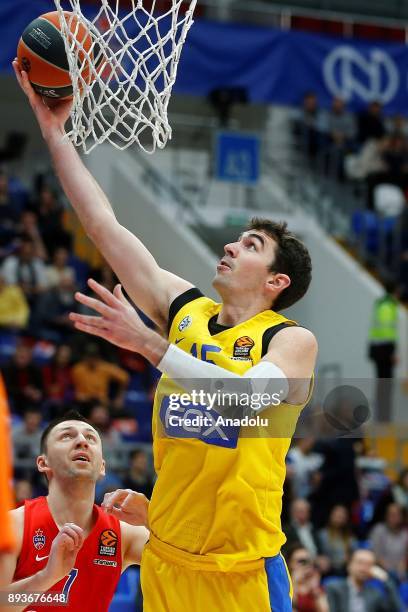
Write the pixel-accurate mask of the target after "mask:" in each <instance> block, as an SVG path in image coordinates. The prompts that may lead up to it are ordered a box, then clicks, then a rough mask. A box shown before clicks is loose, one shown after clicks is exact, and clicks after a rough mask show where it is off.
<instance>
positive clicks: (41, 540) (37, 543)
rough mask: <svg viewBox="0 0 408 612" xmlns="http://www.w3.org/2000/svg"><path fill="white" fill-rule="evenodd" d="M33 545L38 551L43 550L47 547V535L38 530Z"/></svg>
mask: <svg viewBox="0 0 408 612" xmlns="http://www.w3.org/2000/svg"><path fill="white" fill-rule="evenodd" d="M33 544H34V547H35V549H36V550H42V549H43V548H44V546H45V535H44V532H43V531H42V529H37V531H36V532H35V534H34V535H33Z"/></svg>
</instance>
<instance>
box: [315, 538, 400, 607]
mask: <svg viewBox="0 0 408 612" xmlns="http://www.w3.org/2000/svg"><path fill="white" fill-rule="evenodd" d="M347 574H348V575H347V578H344V579H340V580H336V581H335V582H331V583H330V584H327V586H326V593H327V598H328V601H329V609H330V612H362V611H365V612H400V610H401V609H402V604H401V601H400V599H399V596H398V594H397V591H396V589H395V586H394V583H393V581H392V580H391V579H390V578H389V576H388V574H387V572H385V571H384V570H383V569H381V568H380V567H377V566H376V565H375V556H374V553H373V552H371V550H365V549H358V550H356V551H354V553H353V554H352V556H351V560H350V563H349V564H348V568H347ZM373 578H375V579H376V580H379V581H380V583H381V585H382V587H383V588H382V589H379V588H377V587H375V586H373V585H371V584H369V581H370V580H372V579H373Z"/></svg>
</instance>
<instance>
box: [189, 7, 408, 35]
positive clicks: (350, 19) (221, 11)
mask: <svg viewBox="0 0 408 612" xmlns="http://www.w3.org/2000/svg"><path fill="white" fill-rule="evenodd" d="M299 4H300V3H299ZM316 4H317V3H316ZM323 4H324V5H325V6H321V7H319V8H309V7H304V6H301V5H297V4H295V3H292V2H290V3H288V4H284V3H282V4H275V3H274V4H271V3H267V2H260V1H257V0H251V2H247V1H244V0H235V1H232V2H231V1H227V2H224V3H223V2H220V0H200V6H202V7H205V9H206V14H207V16H208V17H211V18H213V19H220V20H230V21H239V20H242V19H243V18H245V21H246V22H247V21H251V22H253V23H260V24H264V25H275V26H276V27H280V28H281V29H285V30H290V29H292V27H293V23H294V20H295V19H297V18H302V17H305V18H311V19H318V20H322V21H327V22H336V23H341V24H342V25H343V35H344V36H346V37H351V36H353V34H354V27H355V26H356V25H368V26H370V25H372V26H378V27H381V28H392V29H398V30H401V31H404V32H405V40H406V41H408V14H407V15H405V20H406V21H405V22H404V21H402V20H401V14H402V10H401V9H402V8H403V6H404V4H403V2H402V1H401V2H400V8H399V7H396V12H395V13H396V14H395V17H390V16H387V15H383V16H380V15H378V16H377V15H373V14H370V13H364V12H358V11H355V12H354V10H353V9H352V10H351V11H350V10H347V12H346V11H341V10H339V9H337V10H332V9H330V5H329V3H327V2H324V3H323Z"/></svg>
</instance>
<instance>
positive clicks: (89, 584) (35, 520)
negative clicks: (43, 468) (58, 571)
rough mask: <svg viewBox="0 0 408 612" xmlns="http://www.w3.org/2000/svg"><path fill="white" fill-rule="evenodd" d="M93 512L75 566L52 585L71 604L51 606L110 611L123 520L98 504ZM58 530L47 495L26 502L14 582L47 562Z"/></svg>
mask: <svg viewBox="0 0 408 612" xmlns="http://www.w3.org/2000/svg"><path fill="white" fill-rule="evenodd" d="M94 516H95V525H94V528H93V529H92V531H91V533H90V534H89V535H88V537H87V538H86V540H85V542H84V544H83V546H82V548H81V550H80V551H79V553H78V555H77V558H76V561H75V567H74V568H73V569H72V570H71V572H70V573H69V574H68V576H66V577H65V578H63V579H62V580H60V581H59V582H57V583H56V584H55V585H54V586H53V587H52V588H51V589H50V592H51V591H52V593H53V594H57V593H62V594H64V595H65V600H66V601H68V607H67V606H66V605H65V606H64V605H58V603H56V604H55V605H52V606H51V609H52V610H61V611H62V610H65V612H66V611H67V609H68V610H69V611H70V612H84V610H89V611H91V610H92V612H107V611H108V609H109V605H110V603H111V601H112V598H113V595H114V593H115V590H116V586H117V584H118V582H119V578H120V574H121V570H122V552H121V532H120V523H119V521H118V519H117V518H116V517H115V516H112V515H108V514H106V513H105V512H104V511H103V510H102V508H100V507H99V506H96V505H94ZM58 533H59V529H58V527H57V525H56V524H55V521H54V519H53V518H52V516H51V512H50V510H49V508H48V502H47V499H46V497H38V498H36V499H30V500H28V501H26V502H25V504H24V537H23V544H22V548H21V553H20V556H19V558H18V562H17V567H16V571H15V573H14V577H13V582H17V581H18V580H22V579H23V578H28V577H29V576H32V575H33V574H36V573H37V572H38V571H39V570H41V569H43V568H44V567H45V566H46V565H47V562H48V557H49V554H50V550H51V544H52V542H53V540H54V538H55V537H56V536H57V535H58ZM56 600H57V598H55V599H53V601H56ZM47 608H48V606H47ZM44 609H46V608H44V607H43V606H37V607H36V606H35V604H34V605H33V604H30V605H29V606H28V607H27V608H25V610H27V611H30V612H37V611H38V612H44Z"/></svg>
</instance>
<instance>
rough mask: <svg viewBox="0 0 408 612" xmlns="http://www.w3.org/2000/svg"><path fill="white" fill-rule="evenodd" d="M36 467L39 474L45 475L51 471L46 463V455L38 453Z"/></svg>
mask: <svg viewBox="0 0 408 612" xmlns="http://www.w3.org/2000/svg"><path fill="white" fill-rule="evenodd" d="M37 469H38V471H39V472H41V474H44V475H45V476H47V474H49V473H50V472H51V468H50V466H49V465H48V459H47V455H39V456H38V457H37Z"/></svg>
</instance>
